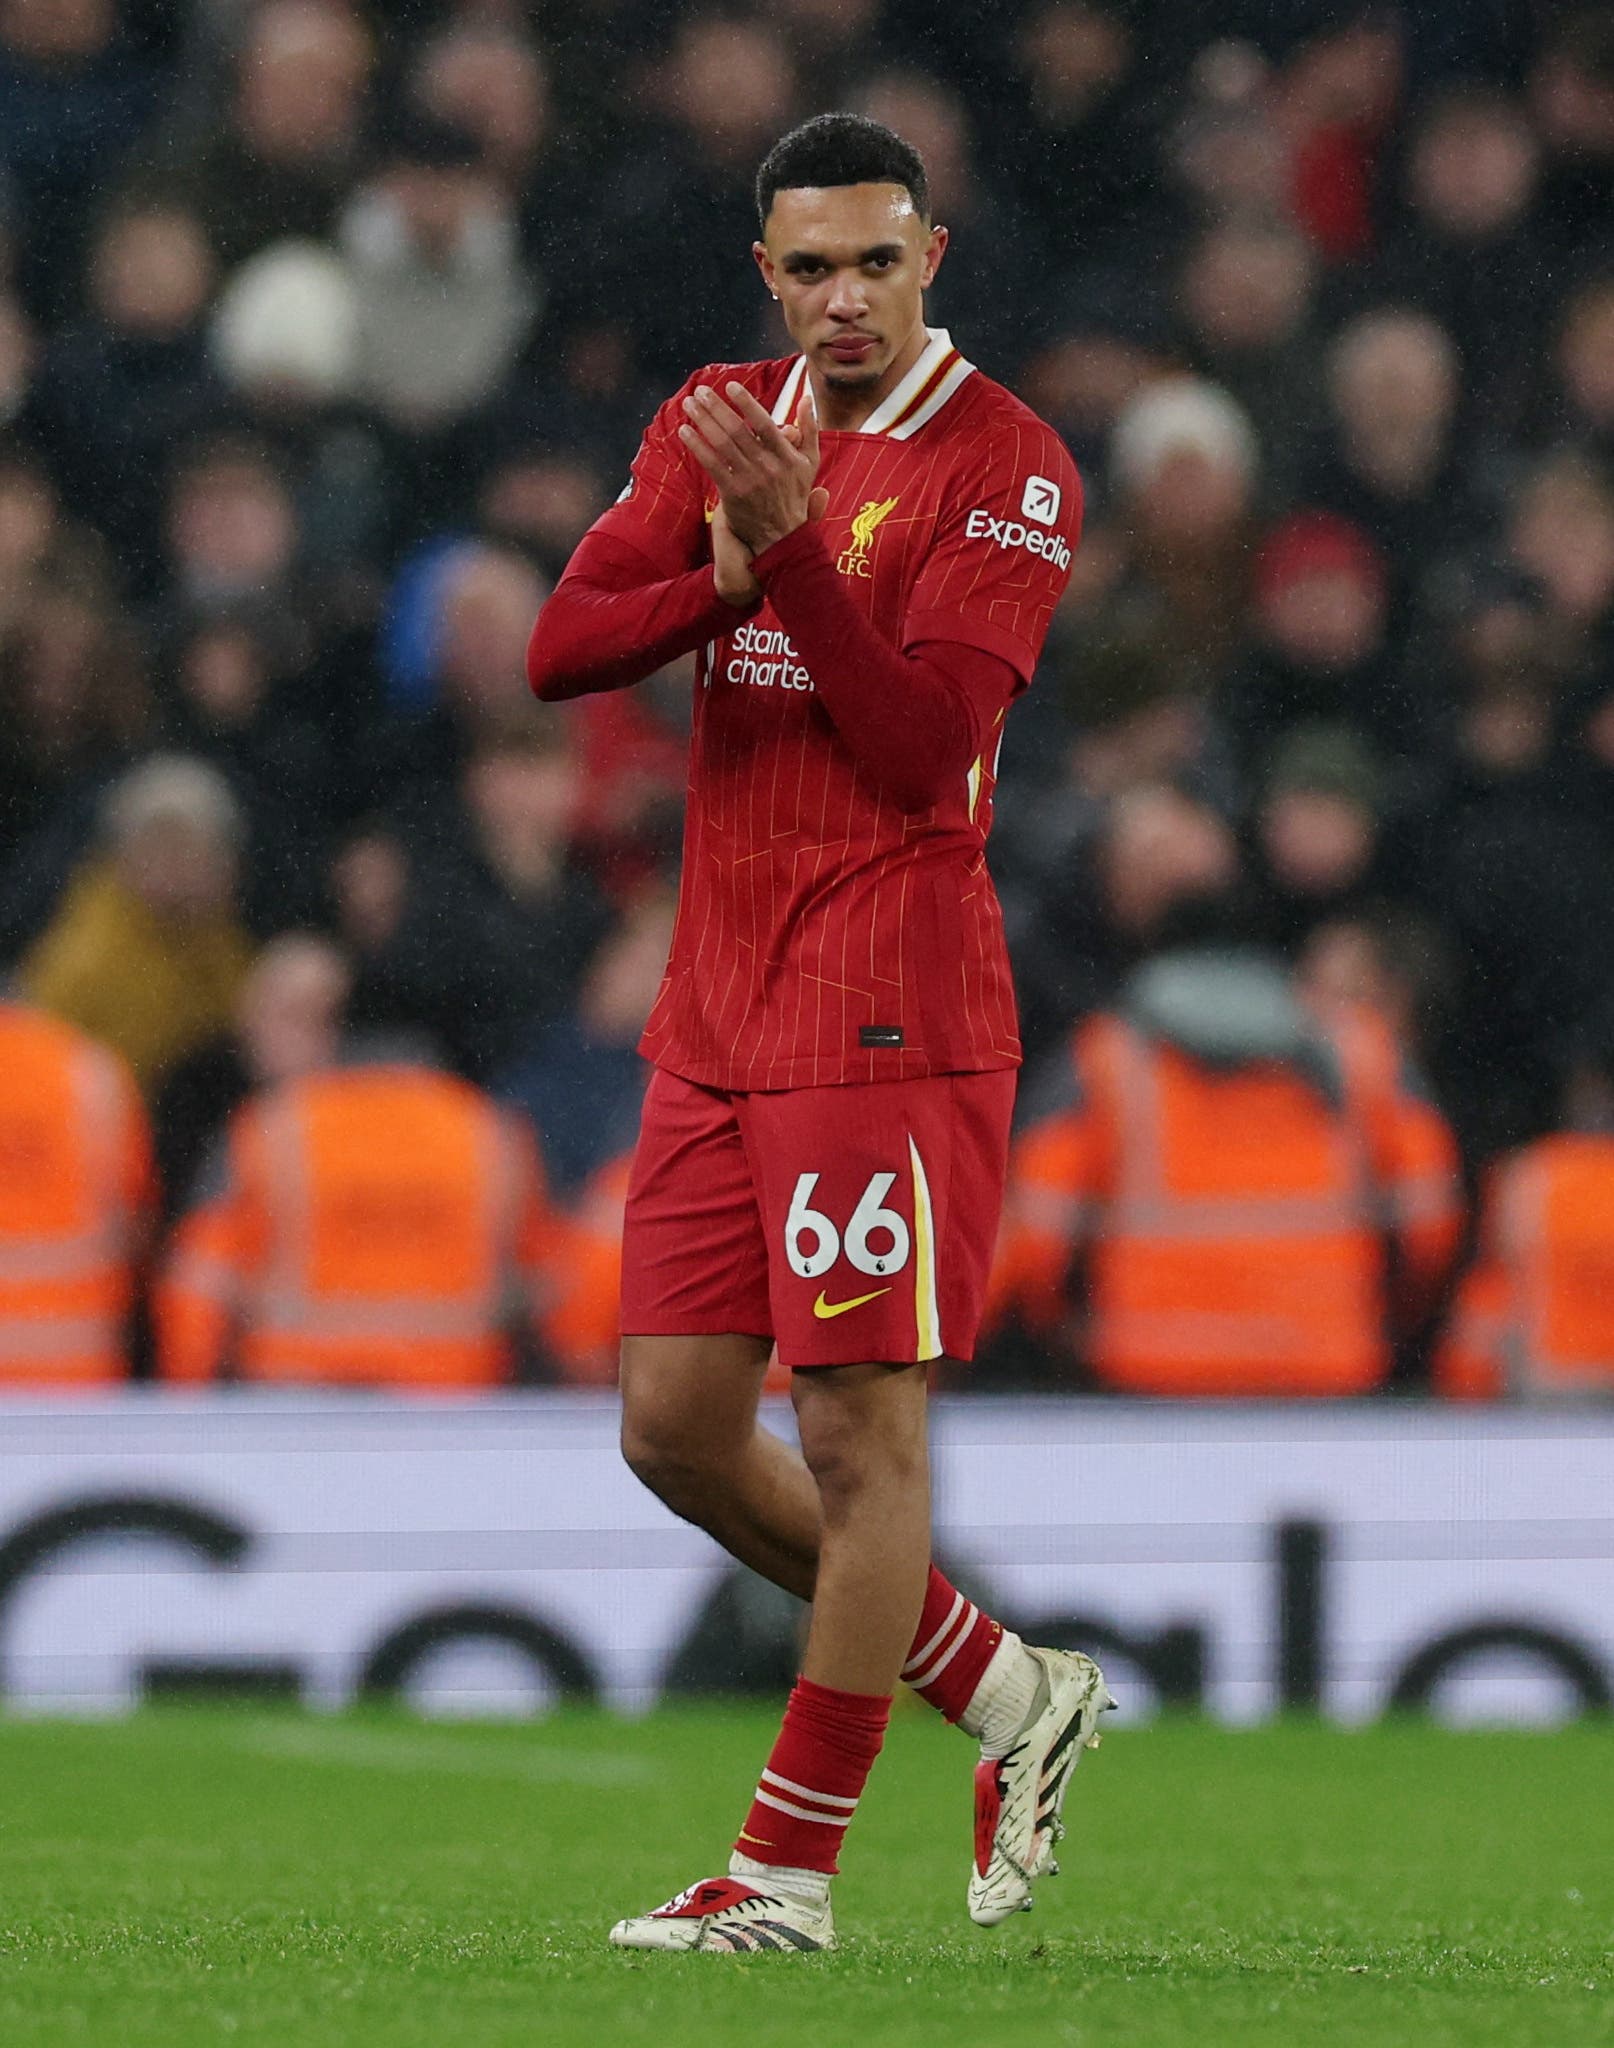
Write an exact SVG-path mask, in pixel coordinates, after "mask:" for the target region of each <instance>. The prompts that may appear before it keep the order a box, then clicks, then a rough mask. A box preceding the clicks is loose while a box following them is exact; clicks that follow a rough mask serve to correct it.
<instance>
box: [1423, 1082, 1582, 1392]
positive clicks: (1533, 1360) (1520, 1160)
mask: <svg viewBox="0 0 1614 2048" xmlns="http://www.w3.org/2000/svg"><path fill="white" fill-rule="evenodd" d="M1611 1054H1614V1048H1610V1047H1609V1046H1608V1045H1606V1044H1602V1045H1599V1046H1597V1047H1596V1049H1595V1050H1593V1051H1590V1052H1589V1053H1586V1054H1583V1055H1582V1056H1581V1057H1580V1058H1579V1059H1577V1060H1576V1061H1575V1063H1574V1065H1573V1068H1572V1070H1571V1073H1570V1075H1569V1080H1568V1085H1567V1087H1566V1088H1565V1090H1564V1103H1563V1115H1562V1121H1561V1124H1560V1127H1559V1128H1558V1129H1557V1130H1556V1131H1555V1132H1553V1133H1552V1134H1551V1135H1550V1136H1547V1137H1544V1138H1538V1139H1537V1140H1536V1141H1535V1142H1534V1143H1533V1144H1530V1145H1526V1146H1523V1147H1522V1148H1521V1149H1520V1150H1519V1151H1517V1152H1515V1153H1513V1154H1512V1155H1511V1156H1510V1157H1509V1158H1507V1159H1505V1160H1503V1161H1502V1162H1501V1163H1500V1164H1499V1165H1498V1166H1497V1167H1496V1169H1495V1171H1494V1172H1493V1173H1492V1175H1491V1177H1490V1182H1489V1185H1488V1187H1487V1189H1486V1194H1485V1203H1484V1209H1483V1212H1482V1215H1481V1218H1480V1252H1479V1256H1478V1258H1477V1260H1476V1262H1475V1264H1474V1266H1473V1268H1472V1270H1471V1271H1470V1272H1469V1273H1468V1275H1467V1276H1466V1278H1465V1279H1464V1282H1463V1285H1462V1288H1461V1290H1460V1291H1459V1294H1458V1298H1457V1304H1456V1309H1455V1312H1454V1314H1453V1316H1452V1321H1451V1325H1450V1328H1449V1329H1448V1331H1447V1334H1446V1339H1445V1341H1444V1343H1443V1344H1442V1345H1441V1347H1440V1349H1439V1351H1438V1353H1437V1355H1436V1360H1435V1385H1436V1388H1437V1390H1438V1391H1439V1392H1441V1393H1444V1394H1449V1395H1453V1396H1455V1397H1457V1398H1459V1399H1464V1400H1490V1399H1495V1398H1496V1397H1498V1396H1508V1395H1510V1396H1513V1397H1514V1398H1516V1399H1519V1398H1522V1399H1527V1400H1566V1399H1567V1400H1574V1399H1576V1398H1584V1397H1586V1396H1588V1395H1593V1396H1597V1397H1600V1398H1604V1399H1606V1398H1607V1397H1608V1396H1609V1395H1610V1394H1611V1393H1614V1057H1611Z"/></svg>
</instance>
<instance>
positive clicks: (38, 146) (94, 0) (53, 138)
mask: <svg viewBox="0 0 1614 2048" xmlns="http://www.w3.org/2000/svg"><path fill="white" fill-rule="evenodd" d="M151 104H152V80H151V78H150V76H149V74H148V73H147V71H146V68H145V66H144V65H143V64H142V63H141V62H140V61H139V59H138V58H136V57H135V56H134V55H133V54H132V53H131V52H130V50H129V49H128V48H127V47H125V46H124V45H123V44H122V43H121V42H120V39H119V34H118V9H117V6H116V0H5V5H4V6H3V7H0V171H4V172H5V173H6V174H7V176H8V178H9V180H10V182H11V183H12V184H13V185H14V186H15V189H16V194H17V197H18V199H19V201H20V202H21V206H20V209H19V215H18V219H19V223H20V226H21V235H20V246H19V249H18V254H17V263H16V269H17V276H18V281H19V283H20V284H21V286H22V289H23V294H24V298H25V300H26V301H27V303H28V305H29V307H30V309H31V310H32V311H33V312H35V313H36V314H38V315H39V316H41V317H42V318H47V319H51V320H60V319H61V318H63V317H64V315H66V314H68V313H69V312H70V311H71V309H72V307H73V303H74V295H73V280H74V279H75V278H76V277H77V274H78V267H79V259H80V253H81V249H82V239H83V232H84V227H85V216H86V213H87V211H88V209H89V207H90V205H91V203H92V202H93V200H94V197H95V194H96V192H97V191H98V190H100V189H103V188H104V181H105V177H106V171H107V166H108V165H109V164H114V163H116V162H117V161H118V160H119V158H120V157H122V156H124V155H125V154H126V153H127V151H128V150H129V148H130V147H131V146H132V144H133V143H134V141H135V138H136V137H137V135H138V134H139V133H140V130H141V128H142V126H143V124H144V122H145V120H146V117H147V115H148V113H149V112H150V109H151Z"/></svg>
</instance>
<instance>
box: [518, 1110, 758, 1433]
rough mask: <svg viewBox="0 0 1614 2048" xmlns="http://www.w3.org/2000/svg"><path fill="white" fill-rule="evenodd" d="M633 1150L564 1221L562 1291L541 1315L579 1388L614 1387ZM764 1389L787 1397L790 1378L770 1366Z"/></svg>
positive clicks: (557, 1357)
mask: <svg viewBox="0 0 1614 2048" xmlns="http://www.w3.org/2000/svg"><path fill="white" fill-rule="evenodd" d="M632 1171H633V1153H632V1150H631V1149H630V1150H628V1151H626V1152H620V1153H618V1154H617V1156H616V1157H615V1158H614V1159H607V1160H606V1161H605V1163H604V1164H603V1165H602V1166H598V1167H596V1168H595V1170H594V1171H593V1173H591V1174H590V1175H589V1177H588V1179H587V1180H586V1181H585V1182H584V1184H583V1190H582V1193H581V1195H580V1197H579V1199H578V1203H577V1207H576V1209H575V1210H574V1212H573V1214H572V1217H571V1222H570V1232H571V1241H570V1251H569V1258H568V1268H569V1280H568V1284H567V1287H566V1291H565V1293H564V1295H563V1296H561V1297H560V1298H559V1299H558V1300H557V1301H556V1302H555V1304H554V1306H553V1307H552V1308H551V1309H550V1310H549V1311H548V1312H547V1313H546V1314H545V1315H544V1316H543V1317H542V1318H541V1328H542V1330H543V1337H544V1347H545V1349H546V1350H547V1351H548V1353H549V1356H550V1359H551V1360H552V1362H553V1363H554V1365H555V1368H556V1370H557V1371H558V1372H559V1374H560V1377H561V1378H562V1379H563V1380H566V1381H567V1382H569V1383H570V1384H571V1385H572V1386H578V1387H614V1386H615V1385H616V1383H617V1363H618V1358H619V1355H620V1353H621V1349H622V1335H621V1331H622V1216H623V1211H624V1210H625V1208H626V1206H627V1199H628V1180H629V1176H630V1175H631V1173H632ZM762 1390H763V1392H764V1393H766V1394H788V1393H789V1391H790V1373H789V1370H788V1368H787V1367H785V1366H782V1365H781V1364H780V1363H779V1360H778V1358H777V1357H774V1358H773V1359H771V1360H770V1361H769V1364H768V1371H767V1377H766V1378H765V1379H764V1381H763V1386H762Z"/></svg>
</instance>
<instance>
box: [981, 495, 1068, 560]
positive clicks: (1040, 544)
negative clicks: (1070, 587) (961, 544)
mask: <svg viewBox="0 0 1614 2048" xmlns="http://www.w3.org/2000/svg"><path fill="white" fill-rule="evenodd" d="M964 536H965V538H966V539H967V540H990V541H995V542H996V543H997V545H998V546H999V547H1000V548H1025V549H1026V550H1027V551H1028V552H1029V553H1031V554H1033V555H1040V556H1041V557H1042V559H1043V560H1044V561H1045V562H1052V563H1053V565H1054V567H1055V568H1056V569H1068V568H1069V567H1070V564H1071V548H1070V542H1069V541H1068V540H1066V539H1065V537H1064V535H1063V534H1060V533H1053V532H1050V531H1049V530H1048V529H1047V528H1046V527H1041V526H1027V525H1026V523H1025V521H1024V520H1023V519H999V518H997V517H996V516H995V515H994V514H992V513H991V512H988V511H986V510H984V509H983V508H981V507H979V506H978V507H977V508H976V510H975V511H973V512H972V513H971V514H970V516H969V518H968V519H967V520H966V521H965V522H964Z"/></svg>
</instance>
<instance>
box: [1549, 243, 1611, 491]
mask: <svg viewBox="0 0 1614 2048" xmlns="http://www.w3.org/2000/svg"><path fill="white" fill-rule="evenodd" d="M1554 368H1555V370H1556V373H1557V385H1558V391H1557V406H1556V411H1557V417H1556V419H1555V420H1554V421H1553V425H1554V426H1555V427H1556V428H1557V430H1558V431H1559V432H1560V433H1561V434H1563V435H1565V436H1567V437H1568V438H1569V439H1570V440H1572V441H1574V442H1575V443H1577V444H1578V445H1579V446H1580V447H1582V448H1584V449H1585V450H1586V452H1587V453H1588V454H1589V455H1591V456H1593V457H1594V458H1595V459H1596V460H1597V461H1598V462H1600V463H1601V464H1602V466H1603V468H1604V469H1605V470H1607V469H1610V468H1614V272H1609V273H1605V274H1603V275H1601V276H1598V277H1594V278H1593V279H1591V281H1590V282H1589V283H1587V284H1584V285H1582V286H1581V287H1580V289H1579V290H1578V291H1576V292H1574V293H1573V294H1572V295H1571V296H1570V298H1569V299H1568V300H1567V302H1566V303H1565V306H1564V310H1563V317H1562V319H1561V320H1560V322H1559V325H1558V334H1557V346H1556V352H1555V360H1554Z"/></svg>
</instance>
